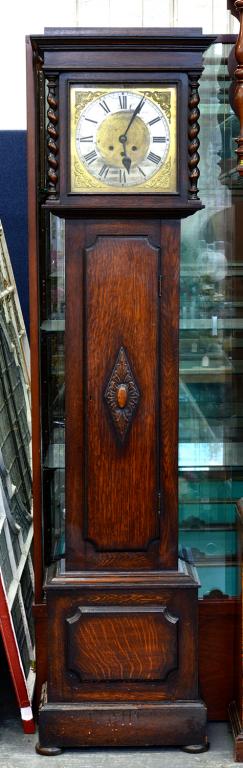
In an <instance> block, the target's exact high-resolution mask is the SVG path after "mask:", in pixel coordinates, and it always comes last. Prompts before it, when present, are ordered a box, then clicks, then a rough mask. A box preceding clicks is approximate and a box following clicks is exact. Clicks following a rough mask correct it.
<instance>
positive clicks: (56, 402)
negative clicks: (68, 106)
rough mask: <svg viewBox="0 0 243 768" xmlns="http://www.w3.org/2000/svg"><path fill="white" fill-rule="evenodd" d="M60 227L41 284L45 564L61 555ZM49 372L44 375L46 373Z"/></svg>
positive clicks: (52, 231) (53, 232)
mask: <svg viewBox="0 0 243 768" xmlns="http://www.w3.org/2000/svg"><path fill="white" fill-rule="evenodd" d="M64 225H65V222H64V220H63V219H60V218H58V217H57V216H54V215H52V214H51V215H50V220H49V221H48V225H47V228H46V232H47V234H46V236H47V241H48V242H47V248H46V253H47V263H46V264H45V269H44V274H45V280H44V282H43V285H42V317H41V342H42V343H41V348H42V400H43V408H42V413H43V417H42V442H43V515H44V545H45V559H46V564H48V563H50V562H52V561H53V560H56V559H58V558H59V557H61V556H62V555H63V554H64V545H65V541H64V524H65V472H64V463H65V458H64V451H65V384H64V330H65V228H64ZM47 372H48V373H47Z"/></svg>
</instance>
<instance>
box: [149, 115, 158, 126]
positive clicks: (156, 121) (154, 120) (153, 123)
mask: <svg viewBox="0 0 243 768" xmlns="http://www.w3.org/2000/svg"><path fill="white" fill-rule="evenodd" d="M160 120H161V117H159V116H158V117H154V118H153V120H149V122H148V125H155V123H159V121H160Z"/></svg>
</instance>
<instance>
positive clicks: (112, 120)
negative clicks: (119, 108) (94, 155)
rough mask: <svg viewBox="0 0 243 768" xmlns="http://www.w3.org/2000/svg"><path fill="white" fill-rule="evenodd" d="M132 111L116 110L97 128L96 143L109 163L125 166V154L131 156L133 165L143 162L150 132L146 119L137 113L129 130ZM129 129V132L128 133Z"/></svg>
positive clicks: (147, 148)
mask: <svg viewBox="0 0 243 768" xmlns="http://www.w3.org/2000/svg"><path fill="white" fill-rule="evenodd" d="M131 117H132V111H129V110H127V111H123V112H122V114H121V113H120V112H115V113H113V114H111V115H108V117H106V118H105V120H103V121H102V123H101V125H100V126H99V128H98V129H97V134H96V145H97V149H98V152H99V153H100V155H101V156H102V158H103V160H104V161H105V163H107V165H111V166H113V167H115V168H124V165H123V162H122V160H123V158H124V154H125V153H126V155H127V156H128V157H129V158H130V160H131V165H132V166H136V165H139V163H141V162H142V161H143V160H144V159H145V157H146V155H147V153H148V150H149V145H150V133H149V128H148V126H147V125H146V123H144V121H143V120H142V119H141V118H140V117H139V116H138V115H137V116H136V117H135V118H134V120H133V123H132V125H131V126H130V128H129V129H128V131H127V128H128V125H129V122H130V120H131ZM126 131H127V133H126Z"/></svg>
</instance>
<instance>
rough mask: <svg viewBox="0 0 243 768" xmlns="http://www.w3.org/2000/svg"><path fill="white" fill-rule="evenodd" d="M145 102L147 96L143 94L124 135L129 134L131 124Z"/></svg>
mask: <svg viewBox="0 0 243 768" xmlns="http://www.w3.org/2000/svg"><path fill="white" fill-rule="evenodd" d="M144 102H145V98H144V96H142V98H141V101H140V102H139V104H138V106H137V107H136V109H135V110H134V112H133V114H132V117H131V120H130V122H129V123H128V126H127V129H126V131H125V133H124V134H123V136H126V135H127V132H128V131H129V128H130V125H132V123H133V121H134V120H135V117H136V115H137V114H138V112H140V110H141V109H142V106H143V104H144Z"/></svg>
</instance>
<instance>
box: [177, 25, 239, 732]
mask: <svg viewBox="0 0 243 768" xmlns="http://www.w3.org/2000/svg"><path fill="white" fill-rule="evenodd" d="M234 42H235V38H223V39H222V38H220V39H219V41H218V42H216V43H215V44H214V45H213V46H211V47H210V49H209V50H208V51H207V52H206V54H205V56H204V65H205V68H204V72H203V76H202V79H201V87H200V96H201V101H200V110H201V131H200V141H201V176H200V188H201V195H202V198H203V200H204V202H205V209H204V210H203V211H200V212H199V213H198V214H197V218H196V217H195V219H193V218H192V219H191V220H190V222H189V220H188V221H184V222H183V223H182V247H181V300H180V301H181V305H180V387H179V393H180V395H179V397H180V410H179V415H180V421H179V517H180V524H179V545H180V547H181V553H182V554H183V552H184V550H185V552H184V554H185V556H187V554H186V553H187V552H188V548H189V550H190V558H191V559H192V560H193V562H194V563H195V565H196V567H197V571H198V575H199V579H200V583H201V586H200V589H199V598H200V600H199V618H200V629H199V643H200V650H199V655H200V685H201V690H202V693H203V696H204V698H205V700H206V701H207V705H208V714H209V717H210V718H212V719H214V720H215V719H221V720H225V719H227V717H228V706H229V703H230V702H231V700H233V699H237V698H238V693H237V691H238V687H239V681H240V679H241V662H240V660H239V652H238V651H237V653H236V650H235V639H236V637H237V636H238V643H239V642H240V639H239V638H240V635H239V621H238V614H239V608H240V593H241V585H240V578H239V577H240V570H241V562H240V560H241V556H240V557H239V525H238V516H237V513H236V504H237V501H238V499H239V498H240V497H242V394H241V393H242V285H243V283H242V275H243V271H242V237H241V228H242V223H241V222H242V180H240V179H239V177H238V175H237V172H236V159H235V154H234V137H236V136H238V135H239V125H238V120H237V118H236V116H235V114H234V112H233V110H232V108H231V106H230V98H231V97H230V91H231V90H232V85H231V76H230V74H229V70H228V59H229V58H230V60H231V58H232V53H231V52H232V48H233V45H234ZM190 558H189V559H190ZM222 669H224V674H223V675H222Z"/></svg>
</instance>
